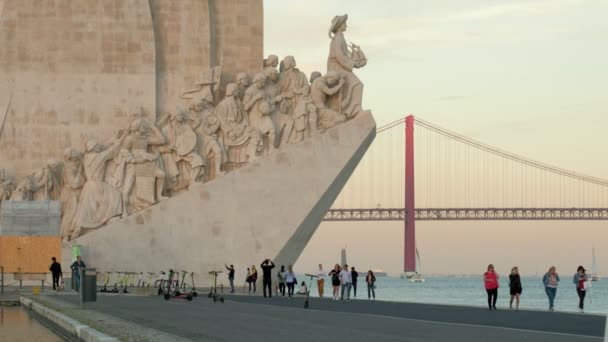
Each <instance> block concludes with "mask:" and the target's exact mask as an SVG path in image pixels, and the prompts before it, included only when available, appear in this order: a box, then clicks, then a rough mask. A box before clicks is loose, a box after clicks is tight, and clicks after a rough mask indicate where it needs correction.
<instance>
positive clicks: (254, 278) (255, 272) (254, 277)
mask: <svg viewBox="0 0 608 342" xmlns="http://www.w3.org/2000/svg"><path fill="white" fill-rule="evenodd" d="M257 282H258V270H256V269H255V265H251V282H250V283H249V291H251V285H253V292H254V293H255V285H256V283H257Z"/></svg>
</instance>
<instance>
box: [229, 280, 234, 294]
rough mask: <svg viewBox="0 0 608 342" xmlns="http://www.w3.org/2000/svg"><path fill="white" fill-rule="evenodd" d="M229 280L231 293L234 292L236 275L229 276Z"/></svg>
mask: <svg viewBox="0 0 608 342" xmlns="http://www.w3.org/2000/svg"><path fill="white" fill-rule="evenodd" d="M228 281H230V293H234V277H230V278H228Z"/></svg>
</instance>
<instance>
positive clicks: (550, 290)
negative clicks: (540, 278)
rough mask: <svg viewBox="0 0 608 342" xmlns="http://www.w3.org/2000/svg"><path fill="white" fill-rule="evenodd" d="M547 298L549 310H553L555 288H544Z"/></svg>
mask: <svg viewBox="0 0 608 342" xmlns="http://www.w3.org/2000/svg"><path fill="white" fill-rule="evenodd" d="M545 292H546V293H547V297H549V308H550V309H553V302H554V301H555V295H557V287H548V286H546V287H545Z"/></svg>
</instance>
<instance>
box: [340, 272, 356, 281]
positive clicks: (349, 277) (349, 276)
mask: <svg viewBox="0 0 608 342" xmlns="http://www.w3.org/2000/svg"><path fill="white" fill-rule="evenodd" d="M340 280H341V281H342V284H346V283H352V282H353V277H352V274H351V273H350V271H348V270H342V271H340Z"/></svg>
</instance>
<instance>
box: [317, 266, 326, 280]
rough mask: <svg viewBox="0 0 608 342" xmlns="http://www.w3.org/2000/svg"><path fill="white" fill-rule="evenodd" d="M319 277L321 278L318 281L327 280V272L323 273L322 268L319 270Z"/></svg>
mask: <svg viewBox="0 0 608 342" xmlns="http://www.w3.org/2000/svg"><path fill="white" fill-rule="evenodd" d="M317 276H319V278H318V279H323V280H325V272H324V271H323V269H322V268H320V269H319V270H317Z"/></svg>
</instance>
